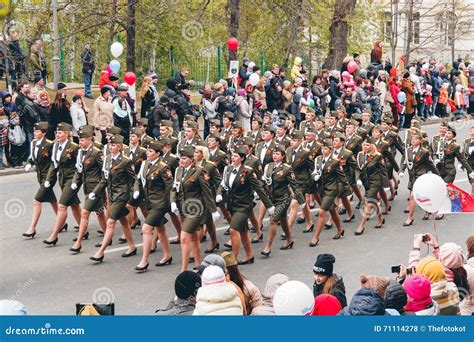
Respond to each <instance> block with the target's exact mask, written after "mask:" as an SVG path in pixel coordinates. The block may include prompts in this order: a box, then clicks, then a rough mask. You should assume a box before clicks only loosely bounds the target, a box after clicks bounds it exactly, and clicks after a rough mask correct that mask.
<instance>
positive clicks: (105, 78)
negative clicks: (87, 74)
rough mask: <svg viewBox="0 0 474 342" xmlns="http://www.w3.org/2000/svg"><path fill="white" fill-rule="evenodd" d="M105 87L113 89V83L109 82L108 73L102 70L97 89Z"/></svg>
mask: <svg viewBox="0 0 474 342" xmlns="http://www.w3.org/2000/svg"><path fill="white" fill-rule="evenodd" d="M106 85H109V86H111V87H113V88H115V83H113V82H111V81H110V74H109V73H108V71H106V70H104V71H102V72H101V73H100V79H99V88H102V87H103V86H106Z"/></svg>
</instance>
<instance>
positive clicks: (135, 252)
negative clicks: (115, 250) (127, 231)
mask: <svg viewBox="0 0 474 342" xmlns="http://www.w3.org/2000/svg"><path fill="white" fill-rule="evenodd" d="M134 255H137V249H136V248H135V249H134V250H133V251H131V252H130V253H127V252H125V253H123V254H122V258H128V257H131V256H134Z"/></svg>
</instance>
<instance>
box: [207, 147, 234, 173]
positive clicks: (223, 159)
mask: <svg viewBox="0 0 474 342" xmlns="http://www.w3.org/2000/svg"><path fill="white" fill-rule="evenodd" d="M209 161H211V162H213V163H215V164H216V166H217V169H218V170H219V172H220V173H221V174H222V172H223V171H224V168H225V167H226V166H227V164H228V163H229V159H228V158H227V154H226V153H225V152H224V151H222V150H221V149H219V148H217V149H216V151H215V152H211V151H209Z"/></svg>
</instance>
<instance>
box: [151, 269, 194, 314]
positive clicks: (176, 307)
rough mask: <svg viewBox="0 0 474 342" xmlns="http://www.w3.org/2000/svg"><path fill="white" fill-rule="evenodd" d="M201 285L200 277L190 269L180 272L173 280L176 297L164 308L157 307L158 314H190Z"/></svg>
mask: <svg viewBox="0 0 474 342" xmlns="http://www.w3.org/2000/svg"><path fill="white" fill-rule="evenodd" d="M200 287H201V277H200V276H199V275H198V274H197V273H195V272H192V271H184V272H182V273H180V274H179V275H178V276H177V277H176V280H175V282H174V291H175V294H176V298H175V299H174V300H172V301H171V302H170V303H169V304H168V306H167V307H166V309H158V310H156V313H157V314H158V315H159V316H191V315H192V314H193V311H194V309H195V307H196V294H197V291H198V289H199V288H200Z"/></svg>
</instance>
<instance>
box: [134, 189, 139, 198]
mask: <svg viewBox="0 0 474 342" xmlns="http://www.w3.org/2000/svg"><path fill="white" fill-rule="evenodd" d="M139 196H140V191H134V192H133V199H137V198H138V197H139Z"/></svg>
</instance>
